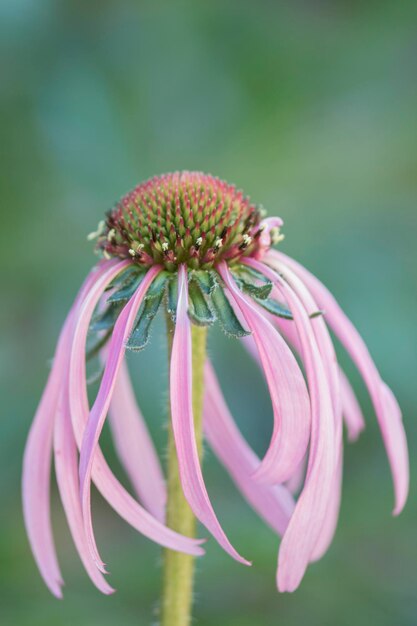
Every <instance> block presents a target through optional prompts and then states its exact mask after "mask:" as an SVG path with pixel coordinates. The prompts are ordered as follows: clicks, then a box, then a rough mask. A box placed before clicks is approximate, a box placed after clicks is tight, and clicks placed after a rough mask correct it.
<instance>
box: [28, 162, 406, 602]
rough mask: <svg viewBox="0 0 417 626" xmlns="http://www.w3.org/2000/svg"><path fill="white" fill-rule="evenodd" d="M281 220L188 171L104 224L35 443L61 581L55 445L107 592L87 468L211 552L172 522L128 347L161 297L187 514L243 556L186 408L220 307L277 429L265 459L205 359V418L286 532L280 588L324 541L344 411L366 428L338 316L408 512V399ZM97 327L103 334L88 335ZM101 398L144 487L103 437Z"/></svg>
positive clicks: (57, 587)
mask: <svg viewBox="0 0 417 626" xmlns="http://www.w3.org/2000/svg"><path fill="white" fill-rule="evenodd" d="M281 226H282V220H281V219H280V218H268V219H264V220H263V219H262V216H261V212H260V210H259V209H258V207H256V206H255V205H253V204H251V203H250V201H249V200H248V199H247V198H245V197H244V196H243V194H242V193H241V192H238V191H236V189H235V188H234V187H232V186H230V185H228V184H227V183H224V182H222V181H220V180H218V179H216V178H213V177H211V176H206V175H204V174H199V173H189V172H182V173H177V174H171V175H165V176H162V177H159V178H154V179H151V180H150V181H147V182H146V183H143V184H142V185H139V186H138V187H137V188H136V189H135V190H133V191H132V192H131V193H129V194H128V195H127V196H125V197H124V198H122V200H121V201H120V202H119V203H118V205H117V206H116V208H115V209H114V210H113V211H111V212H110V213H109V214H108V217H107V220H106V222H104V223H103V224H101V225H100V227H99V229H98V231H97V232H96V233H94V235H95V236H96V237H97V239H98V243H97V249H98V251H99V252H100V253H101V254H103V256H104V259H103V260H101V261H99V263H98V264H97V265H96V267H95V268H93V270H92V271H91V272H90V274H89V275H88V277H87V279H86V280H85V282H84V284H83V286H82V287H81V290H80V292H79V294H78V296H77V298H76V299H75V302H74V304H73V306H72V308H71V310H70V312H69V314H68V316H67V319H66V321H65V323H64V326H63V329H62V331H61V335H60V337H59V341H58V345H57V348H56V352H55V357H54V361H53V366H52V369H51V372H50V375H49V378H48V382H47V385H46V388H45V391H44V394H43V396H42V399H41V402H40V405H39V407H38V410H37V413H36V416H35V419H34V421H33V424H32V427H31V430H30V433H29V437H28V442H27V445H26V450H25V456H24V468H23V505H24V516H25V523H26V527H27V532H28V535H29V539H30V543H31V546H32V550H33V553H34V556H35V559H36V562H37V564H38V567H39V569H40V571H41V574H42V576H43V578H44V580H45V582H46V584H47V585H48V587H49V588H50V590H51V591H52V593H54V594H55V595H56V596H58V597H60V596H61V593H62V592H61V588H62V584H63V582H62V577H61V574H60V569H59V565H58V562H57V557H56V552H55V547H54V542H53V537H52V530H51V524H50V512H49V482H50V469H51V468H50V466H51V455H52V450H53V456H54V463H55V470H56V476H57V482H58V487H59V492H60V496H61V500H62V503H63V507H64V509H65V513H66V517H67V520H68V524H69V527H70V530H71V533H72V537H73V540H74V543H75V545H76V548H77V550H78V553H79V555H80V558H81V560H82V562H83V564H84V567H85V569H86V571H87V573H88V574H89V576H90V578H91V580H92V582H93V583H94V584H95V585H96V586H97V587H98V589H100V590H101V591H102V592H103V593H111V592H112V589H111V587H110V586H109V585H108V583H107V582H106V580H105V578H104V576H103V574H105V566H104V563H103V561H102V559H101V557H100V554H99V551H98V547H97V545H96V542H95V538H94V532H93V524H92V518H91V505H90V489H91V481H93V482H94V483H95V485H96V487H97V488H98V490H99V491H100V492H101V494H102V495H103V497H104V498H105V499H106V500H107V501H108V503H109V504H110V505H111V506H112V507H113V508H114V509H115V510H116V511H117V512H118V514H119V515H120V516H121V517H122V518H123V519H125V520H126V521H127V522H128V523H129V524H131V525H132V526H133V527H134V528H136V530H138V531H139V532H140V533H142V534H144V535H145V536H147V537H149V538H150V539H152V540H153V541H155V542H157V543H159V544H160V545H161V546H165V547H167V548H170V549H172V550H177V551H181V552H184V553H187V554H191V555H201V554H203V553H204V551H203V549H202V547H201V543H202V541H203V540H200V539H194V538H190V537H185V536H182V535H180V534H178V533H177V532H175V531H174V530H171V529H169V528H168V527H167V526H166V525H165V523H164V518H165V504H166V486H165V479H164V474H163V471H162V469H161V465H160V462H159V459H158V456H157V453H156V451H155V448H154V446H153V443H152V441H151V438H150V435H149V432H148V430H147V427H146V424H145V422H144V419H143V417H142V414H141V412H140V410H139V408H138V406H137V404H136V401H135V397H134V393H133V390H132V387H131V383H130V380H129V374H128V370H127V366H126V363H125V360H124V357H125V351H126V349H132V350H140V349H142V348H144V347H145V345H146V344H147V342H148V338H149V331H150V326H151V323H152V320H153V318H154V317H155V315H156V313H157V311H158V309H160V307H161V306H162V307H163V308H165V309H166V311H167V313H168V314H169V315H170V316H171V318H172V319H173V320H174V322H175V332H174V336H173V341H172V352H171V366H170V404H171V420H172V429H173V434H174V439H175V446H176V452H177V458H178V468H179V475H180V480H181V485H182V488H183V492H184V496H185V498H186V499H187V501H188V503H189V505H190V507H191V509H192V511H193V512H194V515H195V516H196V517H197V519H198V520H199V521H200V522H201V523H202V524H203V525H204V526H205V528H206V529H207V530H208V531H209V532H210V533H211V534H212V535H213V537H214V538H215V539H216V540H217V541H218V543H219V544H220V545H221V546H222V547H223V549H224V550H225V551H226V552H227V553H228V554H230V555H231V556H232V557H233V558H234V559H236V560H237V561H239V562H241V563H244V564H246V565H248V564H250V563H249V561H247V560H246V559H245V558H244V557H242V556H241V555H240V554H239V553H238V552H237V551H236V549H235V548H234V547H233V546H232V544H231V543H230V541H229V539H228V537H227V536H226V534H225V533H224V531H223V529H222V526H221V524H220V522H219V520H218V518H217V515H216V513H215V511H214V509H213V506H212V504H211V501H210V498H209V495H208V492H207V489H206V487H205V484H204V478H203V474H202V469H201V466H200V459H199V455H198V450H197V444H196V435H195V424H194V416H193V407H192V374H193V372H192V342H191V326H192V324H193V323H194V324H198V325H206V326H209V325H211V324H213V323H214V322H215V321H216V320H218V321H219V323H220V325H221V326H222V328H223V330H224V331H225V332H226V333H227V334H229V335H233V336H235V337H238V338H241V339H242V341H243V342H244V343H245V345H246V346H247V348H248V350H249V351H250V352H251V353H252V354H253V355H254V356H255V357H256V358H257V360H258V362H259V365H260V367H261V369H262V371H263V373H264V376H265V380H266V383H267V386H268V389H269V394H270V397H271V403H272V408H273V414H274V428H273V433H272V438H271V441H270V445H269V447H268V450H267V452H266V454H265V456H264V457H263V459H259V458H258V457H257V456H256V454H255V453H254V452H253V450H252V449H251V447H250V445H249V444H248V443H247V442H246V441H245V439H244V438H243V436H242V435H241V433H240V432H239V430H238V428H237V426H236V424H235V422H234V420H233V418H232V416H231V414H230V412H229V409H228V407H227V405H226V403H225V400H224V398H223V395H222V391H221V388H220V385H219V382H218V381H217V379H216V375H215V372H214V369H213V367H212V365H211V364H210V363H209V362H208V361H207V362H206V363H205V395H204V411H203V413H204V432H205V436H206V438H207V441H208V443H209V444H210V446H211V447H212V449H213V450H214V452H215V454H216V455H217V456H218V458H219V460H220V461H221V463H222V464H223V465H224V466H225V468H226V469H227V471H228V472H229V473H230V475H231V477H232V479H233V480H234V482H235V483H236V485H237V487H238V489H239V490H240V491H241V492H242V494H243V495H244V497H245V498H246V500H247V501H248V502H249V504H250V505H251V506H252V507H253V508H254V509H255V510H256V511H257V512H258V513H259V515H260V516H261V517H262V518H264V520H265V521H266V522H267V523H268V524H269V526H270V527H271V528H272V529H273V530H274V531H275V532H276V533H277V534H278V535H280V536H282V540H281V545H280V548H279V557H278V573H277V585H278V589H279V590H281V591H293V590H294V589H296V588H297V586H298V585H299V583H300V581H301V579H302V577H303V575H304V572H305V570H306V567H307V566H308V564H309V563H310V562H311V561H314V560H316V559H318V558H320V557H321V556H322V555H323V554H324V552H325V551H326V549H327V547H328V545H329V544H330V542H331V540H332V538H333V535H334V532H335V529H336V524H337V518H338V512H339V505H340V498H341V481H342V464H343V418H344V421H345V423H346V427H347V433H348V437H349V439H351V440H354V439H356V438H357V436H358V435H359V434H360V432H361V430H362V429H363V428H364V420H363V416H362V413H361V410H360V407H359V405H358V402H357V400H356V398H355V395H354V392H353V390H352V388H351V387H350V385H349V382H348V381H347V379H346V376H345V375H344V373H343V372H342V370H341V369H340V367H339V366H338V363H337V360H336V356H335V351H334V348H333V343H332V339H331V337H330V334H329V331H328V328H327V325H328V326H329V327H330V328H331V329H332V330H333V332H334V333H335V335H336V336H337V337H338V338H339V340H340V341H341V342H342V344H343V345H344V347H345V348H346V349H347V351H348V352H349V354H350V356H351V357H352V359H353V361H354V362H355V364H356V366H357V367H358V369H359V371H360V373H361V375H362V377H363V379H364V381H365V384H366V386H367V388H368V390H369V393H370V396H371V398H372V402H373V405H374V408H375V413H376V416H377V419H378V422H379V425H380V429H381V433H382V437H383V440H384V444H385V447H386V450H387V455H388V459H389V463H390V465H391V471H392V475H393V481H394V491H395V508H394V513H395V514H398V513H399V512H400V511H401V510H402V508H403V506H404V504H405V501H406V498H407V492H408V453H407V444H406V439H405V434H404V429H403V425H402V419H401V412H400V409H399V407H398V404H397V402H396V400H395V398H394V396H393V394H392V392H391V391H390V390H389V388H388V387H387V386H386V385H385V383H384V382H383V381H382V380H381V378H380V375H379V373H378V371H377V369H376V367H375V365H374V363H373V361H372V359H371V357H370V355H369V352H368V350H367V348H366V346H365V344H364V342H363V340H362V339H361V337H360V336H359V334H358V332H357V331H356V329H355V328H354V327H353V325H352V324H351V322H350V321H349V320H348V319H347V317H346V316H345V315H344V313H343V312H342V311H341V309H340V308H339V306H338V305H337V303H336V301H335V300H334V298H333V296H332V295H331V294H330V293H329V292H328V291H327V289H326V288H325V287H324V286H323V285H322V284H321V283H320V282H319V281H318V280H317V279H316V278H315V277H313V276H312V275H311V274H310V273H309V272H308V271H307V270H305V269H304V268H303V267H301V266H300V265H299V264H298V263H296V262H295V261H293V260H292V259H290V258H289V257H287V256H286V255H284V254H283V253H281V252H278V251H276V250H273V249H272V248H271V246H272V245H273V244H274V243H278V242H279V241H280V240H281V239H282V235H281V234H280V227H281ZM91 337H95V338H96V343H95V345H93V346H91V345H90V346H88V340H89V339H91ZM293 351H295V352H297V353H298V355H299V357H300V359H301V362H302V368H300V366H299V365H298V362H297V359H296V358H295V356H294V353H293ZM98 352H101V358H102V361H103V363H104V373H103V375H102V377H101V382H100V387H99V391H98V393H97V396H96V398H95V400H94V402H93V403H92V406H91V407H90V405H89V400H88V396H87V375H86V361H87V359H88V358H89V357H90V356H92V355H93V354H96V353H98ZM108 413H110V426H111V429H112V432H113V436H114V440H115V447H116V451H117V453H118V454H119V456H120V459H121V462H122V464H123V466H124V468H125V470H126V473H127V475H128V477H129V478H130V480H131V482H132V485H133V487H134V490H135V492H136V494H137V499H136V498H134V497H132V496H131V495H130V494H129V493H128V492H127V491H126V490H125V489H124V487H123V486H122V485H121V483H120V482H119V481H118V480H117V478H116V477H115V475H114V474H113V473H112V471H111V469H110V468H109V466H108V465H107V463H106V461H105V459H104V456H103V454H102V452H101V450H100V445H99V438H100V433H101V431H102V428H103V425H104V422H105V419H106V417H107V414H108ZM297 493H298V496H296V495H295V494H297Z"/></svg>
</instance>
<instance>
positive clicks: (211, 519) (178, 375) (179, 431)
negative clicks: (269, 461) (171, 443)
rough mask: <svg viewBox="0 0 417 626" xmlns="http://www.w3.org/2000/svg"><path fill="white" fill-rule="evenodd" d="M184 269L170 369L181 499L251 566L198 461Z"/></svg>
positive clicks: (180, 275)
mask: <svg viewBox="0 0 417 626" xmlns="http://www.w3.org/2000/svg"><path fill="white" fill-rule="evenodd" d="M187 283H188V277H187V269H186V267H185V266H184V265H181V266H180V269H179V272H178V303H177V315H176V324H175V333H174V338H173V343H172V352H171V365H170V399H171V420H172V430H173V434H174V440H175V447H176V449H177V457H178V468H179V474H180V480H181V485H182V489H183V492H184V496H185V498H186V500H187V502H188V503H189V505H190V507H191V509H192V511H193V513H194V515H195V516H196V517H197V519H198V520H200V522H201V523H202V524H204V526H205V527H206V528H207V529H208V530H209V531H210V532H211V534H212V535H213V536H214V537H215V539H216V540H217V541H218V543H219V544H220V545H221V546H222V548H223V549H224V550H225V551H226V552H228V553H229V554H230V555H231V556H232V557H233V558H234V559H236V560H237V561H239V562H240V563H244V564H245V565H250V563H249V562H248V561H246V560H245V559H244V558H243V557H241V556H240V555H239V554H238V553H237V552H236V550H235V549H234V548H233V546H232V545H231V544H230V542H229V540H228V539H227V537H226V535H225V533H224V532H223V529H222V527H221V526H220V524H219V521H218V519H217V517H216V514H215V513H214V511H213V507H212V506H211V503H210V500H209V497H208V494H207V490H206V487H205V485H204V479H203V475H202V472H201V467H200V461H199V458H198V451H197V444H196V440H195V431H194V417H193V408H192V353H191V350H192V348H191V323H190V320H189V317H188V284H187Z"/></svg>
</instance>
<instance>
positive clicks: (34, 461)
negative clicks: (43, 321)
mask: <svg viewBox="0 0 417 626" xmlns="http://www.w3.org/2000/svg"><path fill="white" fill-rule="evenodd" d="M70 319H71V314H69V315H68V317H67V320H66V322H65V325H64V327H63V329H62V331H61V335H60V338H59V341H58V346H57V349H56V352H55V357H54V362H53V366H52V370H51V372H50V374H49V378H48V382H47V384H46V387H45V391H44V392H43V395H42V399H41V401H40V403H39V406H38V409H37V411H36V415H35V418H34V420H33V423H32V426H31V428H30V432H29V436H28V439H27V443H26V448H25V453H24V457H23V476H22V488H23V514H24V519H25V525H26V531H27V534H28V537H29V541H30V545H31V548H32V552H33V555H34V557H35V560H36V563H37V565H38V568H39V570H40V572H41V574H42V577H43V579H44V581H45V583H46V584H47V586H48V587H49V589H50V591H51V592H52V593H53V594H54V595H55V596H57V597H58V598H61V597H62V591H61V586H62V585H63V580H62V576H61V572H60V569H59V565H58V561H57V557H56V551H55V546H54V541H53V536H52V529H51V519H50V505H49V490H50V475H51V451H52V433H53V425H54V418H55V413H56V409H57V405H58V398H59V394H60V389H61V377H62V374H63V372H62V365H63V362H64V358H65V354H64V346H65V343H66V341H65V337H66V335H68V332H70Z"/></svg>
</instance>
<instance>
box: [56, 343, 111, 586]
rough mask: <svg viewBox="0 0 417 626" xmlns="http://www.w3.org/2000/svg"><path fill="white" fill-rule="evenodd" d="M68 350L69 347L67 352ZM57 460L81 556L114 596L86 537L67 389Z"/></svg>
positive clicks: (94, 579) (94, 577)
mask: <svg viewBox="0 0 417 626" xmlns="http://www.w3.org/2000/svg"><path fill="white" fill-rule="evenodd" d="M68 347H69V346H68V345H67V349H68ZM67 354H68V352H67ZM54 459H55V472H56V478H57V482H58V488H59V493H60V496H61V500H62V505H63V507H64V510H65V515H66V518H67V521H68V525H69V527H70V531H71V535H72V538H73V540H74V543H75V546H76V548H77V552H78V554H79V556H80V558H81V560H82V562H83V564H84V567H85V569H86V571H87V574H88V575H89V577H90V578H91V580H92V582H93V583H94V584H95V586H96V587H97V588H98V589H99V590H100V591H101V592H102V593H105V594H107V595H108V594H111V593H113V592H114V589H112V587H110V585H108V584H107V582H106V580H105V579H104V578H103V575H102V574H101V573H100V572H99V571H98V569H97V567H96V564H95V562H94V561H93V559H92V558H91V554H90V551H89V549H88V545H87V540H86V536H85V531H84V524H83V516H82V511H81V504H80V498H79V485H78V453H77V446H76V443H75V439H74V434H73V431H72V424H71V416H70V415H69V405H68V388H67V387H66V388H64V389H63V390H62V392H61V397H60V400H59V403H58V411H57V416H56V419H55V428H54Z"/></svg>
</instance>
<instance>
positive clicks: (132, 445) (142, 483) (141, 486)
mask: <svg viewBox="0 0 417 626" xmlns="http://www.w3.org/2000/svg"><path fill="white" fill-rule="evenodd" d="M109 417H110V420H109V422H110V427H111V429H112V433H113V439H114V444H115V447H116V451H117V453H118V455H119V457H120V460H121V462H122V465H123V466H124V468H125V470H126V473H127V475H128V476H129V478H130V481H131V482H132V485H133V486H134V488H135V490H136V493H137V494H138V496H139V498H140V500H141V501H142V502H143V504H144V506H145V508H146V509H147V510H148V511H149V512H150V513H152V515H153V516H154V517H155V518H156V519H158V520H160V521H161V522H163V521H164V518H165V503H166V497H167V494H166V485H165V480H164V475H163V473H162V468H161V464H160V462H159V459H158V455H157V453H156V450H155V447H154V445H153V442H152V439H151V436H150V433H149V430H148V428H147V426H146V423H145V420H144V418H143V415H142V413H141V411H140V409H139V407H138V405H137V402H136V399H135V394H134V391H133V388H132V383H131V381H130V377H129V371H128V367H127V363H126V361H123V363H122V365H121V367H120V371H119V374H118V377H117V381H116V385H115V387H114V390H113V396H112V399H111V403H110V416H109Z"/></svg>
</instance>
